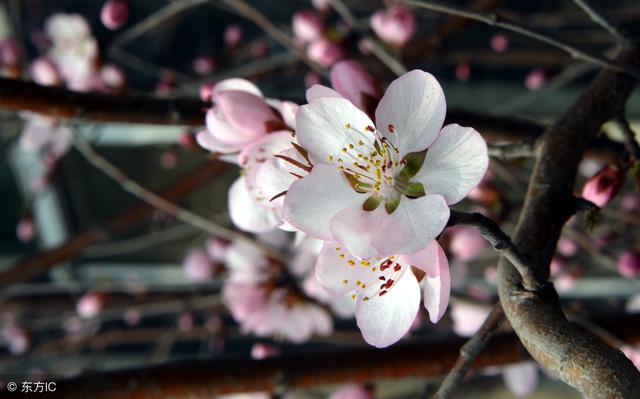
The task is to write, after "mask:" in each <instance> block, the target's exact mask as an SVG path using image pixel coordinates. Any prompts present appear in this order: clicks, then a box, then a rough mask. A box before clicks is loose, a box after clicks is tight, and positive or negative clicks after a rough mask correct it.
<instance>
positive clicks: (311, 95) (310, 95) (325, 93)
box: [306, 84, 342, 104]
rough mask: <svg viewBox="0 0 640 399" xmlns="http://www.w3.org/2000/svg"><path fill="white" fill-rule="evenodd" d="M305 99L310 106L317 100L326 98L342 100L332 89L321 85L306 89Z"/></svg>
mask: <svg viewBox="0 0 640 399" xmlns="http://www.w3.org/2000/svg"><path fill="white" fill-rule="evenodd" d="M306 97H307V102H308V103H309V104H311V103H312V102H314V101H315V100H317V99H319V98H326V97H336V98H342V96H341V95H340V94H339V93H338V92H337V91H335V90H333V89H332V88H330V87H327V86H323V85H317V84H316V85H313V86H311V87H309V88H308V89H307V93H306Z"/></svg>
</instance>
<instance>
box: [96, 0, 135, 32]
mask: <svg viewBox="0 0 640 399" xmlns="http://www.w3.org/2000/svg"><path fill="white" fill-rule="evenodd" d="M130 14H131V3H130V2H129V0H107V2H106V3H104V5H103V6H102V11H101V12H100V20H101V21H102V24H103V25H104V26H106V27H107V29H111V30H118V29H120V28H122V26H123V25H124V24H125V23H126V22H127V20H128V19H129V15H130Z"/></svg>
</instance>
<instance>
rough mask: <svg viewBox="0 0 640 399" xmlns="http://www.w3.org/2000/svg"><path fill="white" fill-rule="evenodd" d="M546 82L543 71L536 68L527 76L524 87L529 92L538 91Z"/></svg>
mask: <svg viewBox="0 0 640 399" xmlns="http://www.w3.org/2000/svg"><path fill="white" fill-rule="evenodd" d="M546 82H547V76H546V74H545V72H544V70H542V69H540V68H536V69H534V70H532V71H531V72H529V73H528V74H527V77H526V78H525V80H524V85H525V87H526V88H527V89H529V90H534V91H535V90H540V89H542V87H543V86H544V85H545V83H546Z"/></svg>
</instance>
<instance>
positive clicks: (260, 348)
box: [251, 343, 280, 360]
mask: <svg viewBox="0 0 640 399" xmlns="http://www.w3.org/2000/svg"><path fill="white" fill-rule="evenodd" d="M278 355H280V351H279V350H278V348H276V347H275V346H273V345H268V344H263V343H256V344H253V346H252V347H251V357H252V358H253V359H255V360H262V359H267V358H270V357H276V356H278Z"/></svg>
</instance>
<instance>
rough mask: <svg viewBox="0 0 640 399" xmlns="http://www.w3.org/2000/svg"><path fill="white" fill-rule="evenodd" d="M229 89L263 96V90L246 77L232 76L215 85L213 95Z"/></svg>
mask: <svg viewBox="0 0 640 399" xmlns="http://www.w3.org/2000/svg"><path fill="white" fill-rule="evenodd" d="M229 90H235V91H244V92H247V93H249V94H253V95H254V96H257V97H263V95H262V92H261V91H260V89H259V88H258V86H256V85H254V84H253V83H251V82H249V81H248V80H246V79H241V78H230V79H225V80H221V81H219V82H218V83H216V84H215V86H214V87H213V91H212V93H211V95H212V96H217V95H218V94H220V93H221V92H223V91H229Z"/></svg>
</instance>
